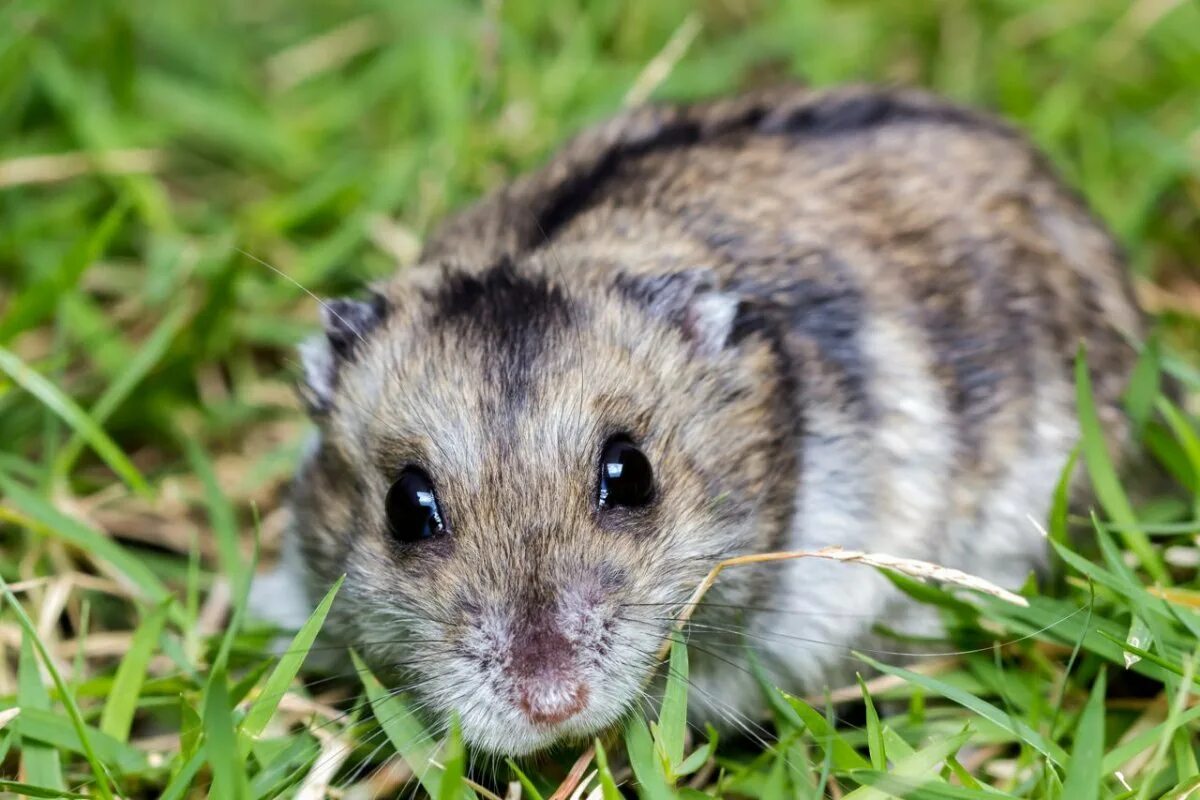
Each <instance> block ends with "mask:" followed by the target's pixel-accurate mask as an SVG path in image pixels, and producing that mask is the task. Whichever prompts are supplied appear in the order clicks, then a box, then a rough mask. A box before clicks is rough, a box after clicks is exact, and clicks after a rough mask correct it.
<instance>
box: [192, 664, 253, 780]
mask: <svg viewBox="0 0 1200 800" xmlns="http://www.w3.org/2000/svg"><path fill="white" fill-rule="evenodd" d="M203 720H204V748H205V750H206V751H207V753H208V763H209V766H210V767H211V768H212V792H211V795H210V796H212V797H228V798H230V800H247V798H249V797H250V783H249V780H248V778H247V775H246V760H245V759H244V758H243V757H242V755H241V754H240V753H239V752H238V748H237V738H236V732H235V730H234V724H233V708H232V705H231V701H230V698H229V683H228V680H227V679H226V674H225V666H224V664H221V663H218V664H217V665H216V666H215V667H214V668H213V672H212V675H211V677H210V680H209V682H208V686H207V687H206V690H205V693H204V715H203Z"/></svg>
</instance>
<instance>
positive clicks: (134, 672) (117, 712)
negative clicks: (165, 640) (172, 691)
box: [100, 601, 170, 742]
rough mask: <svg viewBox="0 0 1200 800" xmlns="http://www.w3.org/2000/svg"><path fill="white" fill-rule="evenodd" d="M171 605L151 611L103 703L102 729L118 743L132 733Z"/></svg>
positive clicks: (125, 739)
mask: <svg viewBox="0 0 1200 800" xmlns="http://www.w3.org/2000/svg"><path fill="white" fill-rule="evenodd" d="M169 602H170V601H164V602H162V603H160V604H159V605H158V606H157V607H155V608H154V609H153V610H151V611H150V613H149V614H147V615H146V617H145V619H143V620H142V624H141V625H139V626H138V629H137V631H135V632H134V634H133V639H132V640H131V641H130V643H129V649H128V650H126V651H125V655H124V657H122V658H121V664H120V666H118V667H117V675H116V677H115V678H113V684H112V691H110V692H109V695H108V699H107V700H106V701H105V703H104V711H102V712H101V714H100V730H102V731H104V733H106V734H108V735H109V736H111V737H113V738H114V739H117V740H119V741H122V742H124V741H128V740H129V730H130V727H131V726H132V725H133V715H134V711H135V710H136V709H137V704H138V699H139V697H140V695H141V692H142V682H143V681H144V680H145V679H146V668H147V667H148V666H149V664H150V659H151V658H152V657H153V655H154V648H155V647H157V645H158V637H159V635H160V634H161V633H162V630H163V626H164V625H165V624H166V621H167V607H168V604H169Z"/></svg>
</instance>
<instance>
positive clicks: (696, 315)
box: [617, 269, 740, 355]
mask: <svg viewBox="0 0 1200 800" xmlns="http://www.w3.org/2000/svg"><path fill="white" fill-rule="evenodd" d="M617 288H618V290H620V291H621V292H622V293H624V294H625V295H626V296H627V297H629V298H630V299H632V300H634V301H636V302H639V303H641V304H642V305H643V306H645V307H646V309H647V310H648V311H649V312H650V313H651V314H653V315H654V316H657V317H660V318H662V319H664V320H667V321H668V322H670V323H672V324H674V325H676V326H678V328H679V329H680V331H682V333H683V336H684V338H685V339H687V340H688V341H689V342H691V343H692V346H693V347H694V348H695V351H696V352H697V353H698V354H700V355H715V354H716V353H718V352H720V351H721V349H722V348H724V347H725V344H726V343H727V342H728V341H729V335H730V333H731V332H732V330H733V323H734V319H735V318H736V317H737V311H738V305H739V303H740V300H739V299H738V297H737V296H736V295H734V294H732V293H730V292H727V291H724V290H722V289H721V288H719V285H718V282H717V276H716V275H715V274H714V273H713V272H712V271H710V270H707V269H686V270H681V271H679V272H672V273H668V274H666V275H621V276H619V277H618V278H617Z"/></svg>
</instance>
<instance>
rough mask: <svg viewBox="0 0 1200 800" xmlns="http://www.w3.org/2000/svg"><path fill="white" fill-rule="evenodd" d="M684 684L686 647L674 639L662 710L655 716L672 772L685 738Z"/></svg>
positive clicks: (660, 743)
mask: <svg viewBox="0 0 1200 800" xmlns="http://www.w3.org/2000/svg"><path fill="white" fill-rule="evenodd" d="M687 681H688V653H687V645H686V644H684V643H683V642H682V641H680V640H679V639H675V641H673V642H671V660H670V663H669V665H668V668H667V687H666V690H665V691H664V692H663V702H662V708H661V710H660V711H659V715H658V733H659V736H660V741H659V746H660V747H662V750H663V753H665V754H666V756H667V761H668V763H669V764H670V766H671V768H672V769H674V768H675V767H677V766H679V764H680V763H681V762H682V761H683V748H684V738H685V737H686V736H687V691H688V683H687Z"/></svg>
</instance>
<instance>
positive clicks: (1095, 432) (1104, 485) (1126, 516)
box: [1075, 346, 1170, 584]
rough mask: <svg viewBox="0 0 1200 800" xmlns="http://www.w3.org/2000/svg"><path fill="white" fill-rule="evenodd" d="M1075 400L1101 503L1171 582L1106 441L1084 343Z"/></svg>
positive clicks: (1141, 556)
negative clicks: (1125, 487) (1130, 498)
mask: <svg viewBox="0 0 1200 800" xmlns="http://www.w3.org/2000/svg"><path fill="white" fill-rule="evenodd" d="M1075 402H1076V405H1077V407H1078V412H1079V430H1080V434H1081V436H1082V437H1083V441H1082V444H1081V447H1082V450H1083V461H1084V464H1086V465H1087V470H1088V475H1089V476H1090V477H1091V479H1092V486H1093V488H1094V489H1095V491H1096V497H1097V499H1099V501H1100V505H1102V506H1103V507H1104V511H1105V513H1107V514H1108V516H1109V518H1110V519H1111V520H1112V521H1113V522H1115V523H1117V524H1118V525H1120V526H1122V529H1123V530H1122V536H1123V538H1124V540H1125V545H1126V546H1127V547H1128V548H1129V549H1130V550H1131V551H1133V553H1134V555H1136V556H1137V558H1138V560H1139V561H1140V562H1141V564H1142V566H1143V567H1144V568H1145V570H1146V572H1148V573H1149V574H1150V577H1151V578H1153V579H1154V580H1156V581H1158V582H1159V583H1162V584H1169V583H1170V576H1169V575H1168V574H1167V570H1166V567H1164V566H1163V563H1162V560H1161V559H1160V558H1159V557H1158V553H1157V551H1155V549H1154V547H1153V545H1151V544H1150V538H1149V537H1148V536H1146V534H1145V533H1143V532H1142V531H1141V530H1140V529H1139V528H1138V520H1137V515H1136V514H1134V513H1133V506H1132V505H1130V504H1129V498H1128V497H1126V495H1125V490H1124V489H1123V488H1121V482H1120V480H1119V479H1118V478H1117V471H1116V469H1115V468H1114V467H1113V462H1112V458H1111V457H1110V456H1109V454H1108V447H1107V445H1106V444H1105V441H1104V428H1103V426H1102V425H1101V424H1100V417H1099V415H1098V414H1097V413H1096V404H1095V400H1094V397H1093V394H1092V379H1091V377H1090V376H1089V375H1088V368H1087V353H1086V351H1085V350H1084V349H1083V347H1082V346H1081V347H1080V348H1079V353H1078V354H1077V355H1076V357H1075Z"/></svg>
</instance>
